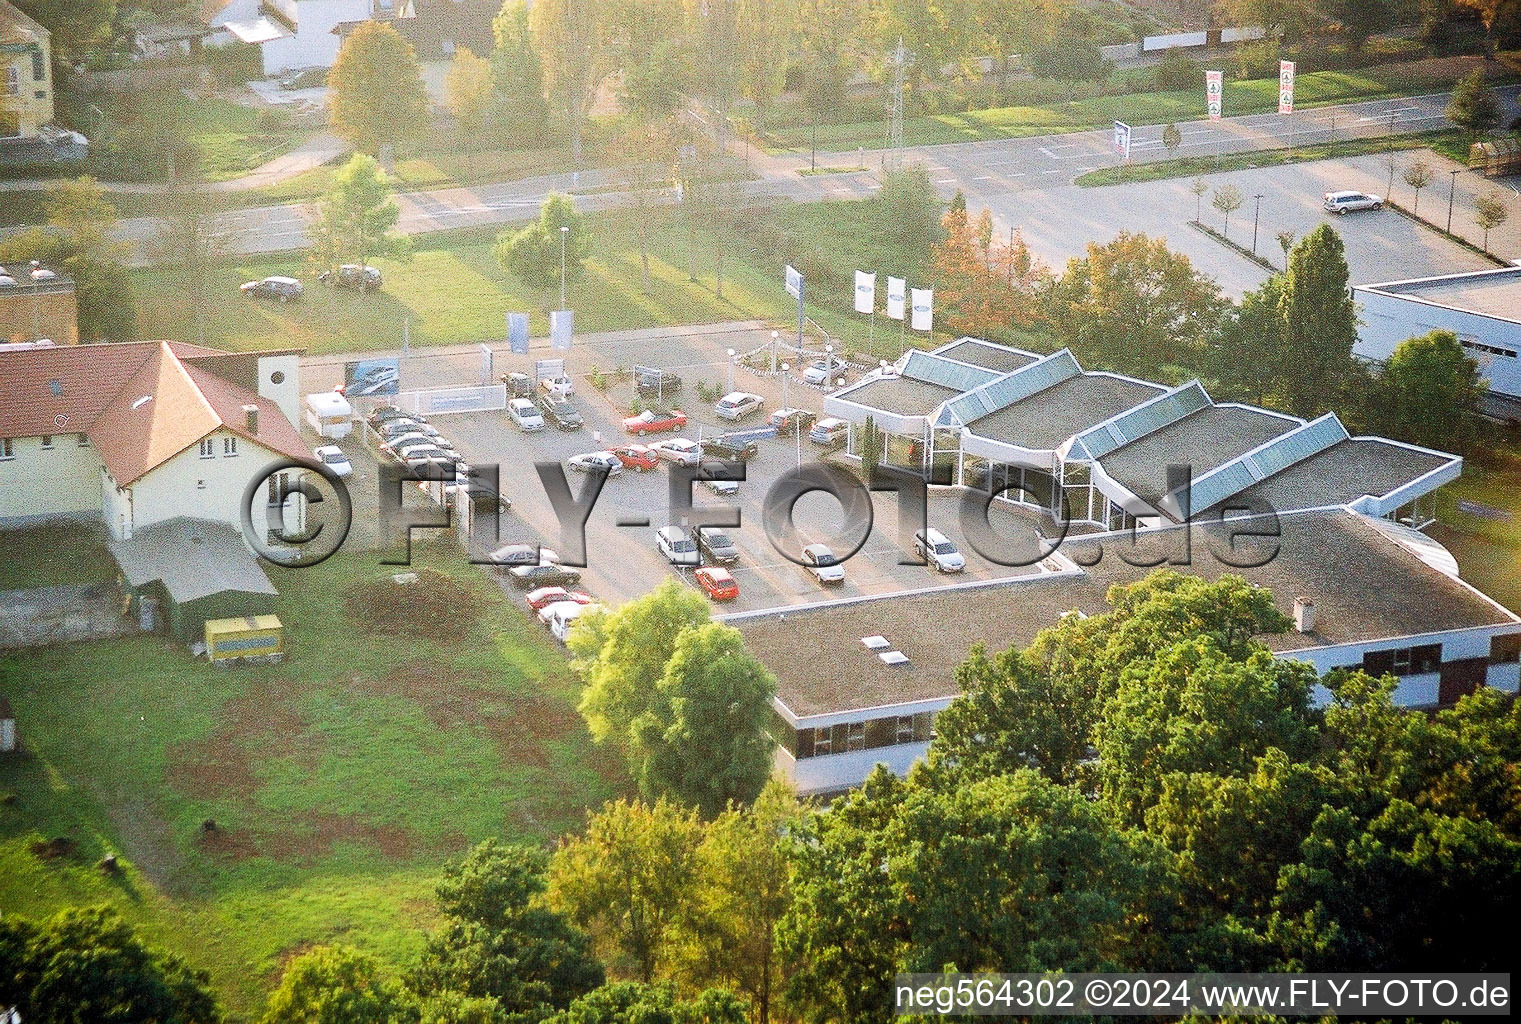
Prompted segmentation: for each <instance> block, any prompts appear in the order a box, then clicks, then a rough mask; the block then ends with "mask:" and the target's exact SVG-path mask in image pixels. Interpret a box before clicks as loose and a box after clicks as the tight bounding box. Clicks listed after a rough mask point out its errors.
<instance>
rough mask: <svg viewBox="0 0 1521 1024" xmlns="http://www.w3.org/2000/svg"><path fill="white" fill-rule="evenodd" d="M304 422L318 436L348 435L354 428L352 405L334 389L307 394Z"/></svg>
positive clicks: (339, 436) (338, 436)
mask: <svg viewBox="0 0 1521 1024" xmlns="http://www.w3.org/2000/svg"><path fill="white" fill-rule="evenodd" d="M306 423H307V425H308V426H309V427H311V428H312V430H314V431H316V434H317V436H318V437H331V438H342V437H348V436H349V434H350V433H351V432H352V431H353V429H354V407H353V406H352V405H350V404H349V400H348V399H347V398H344V397H343V396H342V395H340V394H339V393H338V392H336V391H320V392H318V393H317V394H315V395H307V396H306Z"/></svg>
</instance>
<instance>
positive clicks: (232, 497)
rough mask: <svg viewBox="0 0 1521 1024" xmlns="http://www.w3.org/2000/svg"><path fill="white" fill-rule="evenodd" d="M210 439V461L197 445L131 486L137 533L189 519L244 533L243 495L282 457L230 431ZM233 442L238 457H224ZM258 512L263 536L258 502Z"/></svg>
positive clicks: (217, 433) (256, 521) (255, 518)
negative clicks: (228, 441) (225, 447)
mask: <svg viewBox="0 0 1521 1024" xmlns="http://www.w3.org/2000/svg"><path fill="white" fill-rule="evenodd" d="M210 436H211V439H212V441H213V445H212V450H213V451H214V452H215V454H214V455H213V456H212V457H211V458H207V459H203V458H201V455H200V446H199V445H193V446H191V447H190V448H188V449H186V450H185V451H183V452H181V453H180V454H178V455H176V456H175V457H174V458H172V459H170V460H169V461H168V462H166V463H164V464H163V465H161V466H159V467H158V468H157V469H155V470H153V471H152V472H150V473H149V474H148V475H147V476H145V477H143V478H142V479H141V480H138V481H137V482H136V483H134V484H133V485H132V486H131V488H130V490H131V492H132V512H133V514H132V528H133V529H134V530H141V529H143V528H145V527H148V526H151V525H152V524H154V523H159V522H163V521H165V520H168V519H175V518H178V517H180V516H188V517H190V518H193V519H206V520H209V521H211V522H216V523H226V524H228V525H229V526H231V527H232V528H233V529H235V530H239V531H241V529H242V524H243V519H242V503H243V492H244V490H245V489H246V488H247V487H248V482H249V480H251V479H254V478H256V477H262V476H263V475H264V472H265V469H264V467H266V466H268V465H270V464H272V463H274V462H275V461H277V460H279V459H283V458H284V456H283V455H279V454H276V453H275V452H273V451H271V450H270V449H268V448H265V447H263V446H261V445H258V444H255V443H254V442H252V441H250V440H248V439H247V438H245V437H237V435H235V434H233V433H231V432H230V431H226V430H218V431H216V432H215V433H213V434H211V435H210ZM229 437H237V441H238V454H237V455H232V456H228V455H223V454H222V443H223V441H224V439H226V438H229ZM203 485H204V486H203ZM254 513H255V516H254V526H255V529H256V530H260V531H262V529H263V518H264V517H263V503H262V502H255V508H254ZM108 525H110V524H109V523H108Z"/></svg>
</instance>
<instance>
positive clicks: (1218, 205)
mask: <svg viewBox="0 0 1521 1024" xmlns="http://www.w3.org/2000/svg"><path fill="white" fill-rule="evenodd" d="M1244 202H1246V198H1245V197H1244V196H1242V194H1241V190H1240V189H1239V188H1237V187H1236V186H1235V185H1229V184H1227V185H1221V186H1220V187H1219V188H1217V189H1215V198H1214V199H1212V200H1210V205H1211V206H1213V207H1214V208H1215V209H1217V210H1219V211H1220V212H1221V213H1223V214H1225V237H1226V238H1229V237H1230V236H1231V214H1233V213H1235V212H1236V211H1237V210H1239V209H1241V204H1242V203H1244Z"/></svg>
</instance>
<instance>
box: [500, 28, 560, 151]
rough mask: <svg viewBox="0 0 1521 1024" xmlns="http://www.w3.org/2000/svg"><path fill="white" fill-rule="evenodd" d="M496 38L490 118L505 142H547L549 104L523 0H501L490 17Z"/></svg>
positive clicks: (545, 144) (529, 143)
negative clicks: (491, 112)
mask: <svg viewBox="0 0 1521 1024" xmlns="http://www.w3.org/2000/svg"><path fill="white" fill-rule="evenodd" d="M491 34H492V37H493V39H495V41H496V46H495V48H494V49H493V50H492V51H491V83H492V86H493V89H494V91H495V109H494V120H495V122H496V124H497V126H498V128H499V129H500V130H501V132H502V134H503V136H504V137H505V138H506V140H507V141H508V142H511V143H515V144H517V145H520V146H535V147H540V148H542V147H545V146H548V145H549V138H548V130H549V104H548V102H547V101H546V100H545V99H544V68H543V66H542V65H541V64H540V63H539V51H538V48H537V47H536V46H535V45H534V40H533V33H532V32H531V31H530V29H529V27H528V4H527V0H502V9H501V10H500V11H498V12H497V15H496V17H495V18H493V19H492V20H491Z"/></svg>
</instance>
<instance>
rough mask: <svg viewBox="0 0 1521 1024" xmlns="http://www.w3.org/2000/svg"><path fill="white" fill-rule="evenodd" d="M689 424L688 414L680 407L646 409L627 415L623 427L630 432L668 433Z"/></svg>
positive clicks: (641, 435) (643, 433)
mask: <svg viewBox="0 0 1521 1024" xmlns="http://www.w3.org/2000/svg"><path fill="white" fill-rule="evenodd" d="M686 425H687V414H686V413H684V412H682V411H681V410H680V409H671V410H669V411H667V410H664V409H646V410H644V412H642V413H640V414H639V415H638V416H629V417H626V418H625V419H624V421H623V429H624V431H625V432H626V433H629V434H638V435H639V436H640V437H643V436H644V435H645V434H667V433H670V432H671V431H673V430H681V429H683V428H684V427H686Z"/></svg>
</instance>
